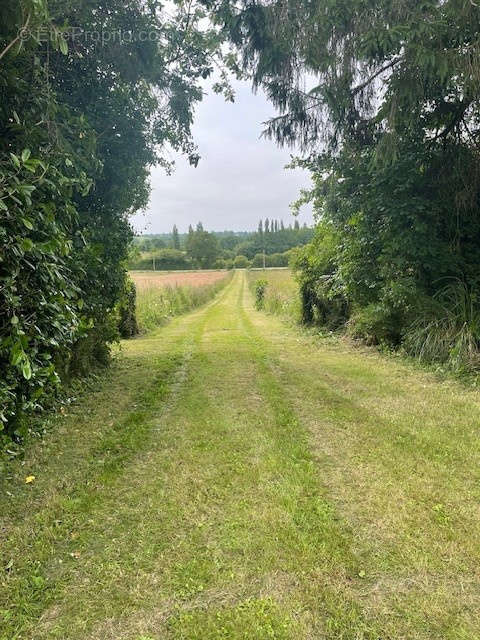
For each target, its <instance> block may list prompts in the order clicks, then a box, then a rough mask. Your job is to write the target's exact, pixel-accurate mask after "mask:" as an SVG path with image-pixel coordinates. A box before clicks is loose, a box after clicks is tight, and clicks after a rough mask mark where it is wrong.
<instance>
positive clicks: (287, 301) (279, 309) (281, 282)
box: [247, 269, 301, 321]
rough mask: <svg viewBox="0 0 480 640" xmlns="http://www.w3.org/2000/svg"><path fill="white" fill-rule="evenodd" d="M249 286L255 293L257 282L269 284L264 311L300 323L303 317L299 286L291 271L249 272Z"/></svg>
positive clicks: (263, 270) (261, 270)
mask: <svg viewBox="0 0 480 640" xmlns="http://www.w3.org/2000/svg"><path fill="white" fill-rule="evenodd" d="M247 278H248V284H249V287H250V290H251V291H252V292H254V290H255V282H256V281H257V280H266V281H267V282H268V284H267V288H266V291H265V300H264V311H266V312H267V313H271V314H273V315H278V316H282V317H284V318H288V319H290V320H293V321H298V320H299V319H300V315H301V307H300V298H299V294H298V285H297V283H296V282H295V279H294V278H293V275H292V272H291V271H290V269H255V270H252V271H249V272H248V276H247Z"/></svg>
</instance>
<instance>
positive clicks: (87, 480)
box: [0, 272, 480, 640]
mask: <svg viewBox="0 0 480 640" xmlns="http://www.w3.org/2000/svg"><path fill="white" fill-rule="evenodd" d="M479 424H480V401H479V399H478V394H474V393H469V392H467V391H463V390H462V389H460V388H459V387H458V386H456V385H454V384H446V383H443V384H440V383H437V382H435V381H434V380H432V379H431V378H430V377H429V376H427V375H426V374H422V373H418V372H415V371H413V370H411V369H409V368H408V367H407V366H405V365H401V364H397V363H395V362H392V361H391V360H387V359H382V358H381V357H380V356H377V355H374V354H370V353H361V352H352V351H348V350H347V349H346V348H343V347H339V346H326V345H322V344H321V343H319V344H316V343H315V341H314V339H313V338H312V337H309V336H306V335H302V334H299V333H297V332H296V331H295V330H294V329H290V328H288V327H286V326H284V325H283V324H282V323H281V322H280V321H278V320H277V319H275V318H272V317H270V316H267V315H264V314H261V313H258V312H256V311H254V310H253V308H252V300H251V297H250V293H249V292H248V290H247V288H246V285H245V276H244V274H243V273H241V272H237V273H236V274H235V276H234V279H233V281H232V283H231V284H229V285H228V286H227V288H226V289H225V290H224V291H222V293H220V295H219V296H218V297H217V298H216V299H215V301H214V302H213V303H211V304H209V305H207V306H206V307H204V308H202V309H201V310H199V311H196V312H194V313H192V314H189V315H188V316H186V317H183V318H179V319H176V320H174V321H173V322H172V323H171V324H170V325H169V326H168V327H166V328H163V329H161V330H159V331H157V332H155V333H152V334H149V336H147V337H144V338H141V339H138V340H134V341H131V342H128V343H126V344H125V346H124V354H123V356H122V358H121V359H120V361H119V363H118V364H117V365H116V366H115V367H114V368H113V369H112V371H111V372H110V373H108V374H107V379H106V380H105V384H104V385H102V389H101V390H100V391H99V392H98V393H96V394H92V395H91V396H89V397H88V398H86V399H85V400H83V401H82V402H81V403H79V404H78V405H77V406H76V407H75V408H74V413H72V414H71V415H69V416H65V417H62V418H61V419H59V423H58V425H57V428H56V429H55V430H54V432H53V433H52V434H50V435H49V436H48V437H47V438H46V440H45V442H44V443H43V444H39V445H38V446H35V447H32V450H31V452H30V453H29V457H28V458H27V460H26V462H25V465H24V466H23V467H21V468H19V469H18V474H17V475H16V476H15V477H14V478H12V479H10V480H9V482H8V483H7V486H6V491H4V492H3V493H2V497H1V498H0V501H1V502H0V508H1V514H2V523H1V531H0V535H1V538H0V543H1V556H2V557H1V563H2V564H1V565H0V567H2V569H1V570H2V575H1V576H0V591H1V593H0V596H1V599H0V638H1V640H7V639H8V640H13V639H20V638H22V639H30V638H31V639H34V640H47V639H48V640H50V639H62V640H67V639H68V640H70V639H71V640H73V639H75V640H77V639H78V640H80V639H82V640H83V639H85V640H87V639H88V640H93V639H96V640H121V639H128V640H161V639H162V640H163V639H172V640H173V639H198V640H208V639H213V638H215V639H219V640H220V639H237V638H238V639H240V638H241V639H249V640H263V639H265V640H266V639H272V638H274V639H284V638H285V639H287V638H288V639H295V640H296V639H306V638H312V639H332V640H333V639H345V640H347V639H348V640H366V639H368V640H379V639H381V640H387V639H395V640H397V639H409V640H410V639H417V638H418V639H435V640H436V639H439V640H440V639H463V640H465V639H467V638H468V639H472V640H473V639H478V638H479V637H480V621H479V617H478V611H479V609H480V575H479V574H480V570H479V567H480V536H479V524H480V508H479V504H480V464H479V463H480V446H479V438H478V425H479ZM29 474H34V475H35V476H36V480H35V482H34V483H33V484H32V485H25V484H24V477H25V476H27V475H29Z"/></svg>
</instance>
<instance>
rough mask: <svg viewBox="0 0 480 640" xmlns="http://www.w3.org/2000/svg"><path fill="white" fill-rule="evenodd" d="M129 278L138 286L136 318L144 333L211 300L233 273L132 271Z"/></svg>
mask: <svg viewBox="0 0 480 640" xmlns="http://www.w3.org/2000/svg"><path fill="white" fill-rule="evenodd" d="M130 277H131V278H132V280H133V281H134V283H135V285H136V287H137V321H138V327H139V329H140V332H142V333H144V332H146V331H151V330H152V329H155V327H160V326H162V325H164V324H165V323H166V322H167V321H168V320H170V319H171V318H173V317H175V316H179V315H182V314H183V313H186V312H187V311H191V310H192V309H196V308H197V307H199V306H201V305H202V304H205V303H206V302H208V301H209V300H211V299H212V298H213V297H214V296H215V295H216V294H217V293H218V292H219V291H220V289H222V288H223V287H224V286H225V285H226V283H227V282H228V281H229V280H230V278H231V277H232V273H231V272H227V271H181V272H172V271H170V272H160V273H156V272H154V273H152V272H148V271H146V272H136V271H132V272H130Z"/></svg>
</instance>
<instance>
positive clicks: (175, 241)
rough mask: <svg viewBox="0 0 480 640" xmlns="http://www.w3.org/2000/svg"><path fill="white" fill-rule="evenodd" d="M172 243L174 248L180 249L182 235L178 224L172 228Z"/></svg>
mask: <svg viewBox="0 0 480 640" xmlns="http://www.w3.org/2000/svg"><path fill="white" fill-rule="evenodd" d="M172 245H173V248H174V249H180V237H179V235H178V229H177V225H176V224H174V225H173V229H172Z"/></svg>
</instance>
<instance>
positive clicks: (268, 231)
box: [264, 218, 270, 233]
mask: <svg viewBox="0 0 480 640" xmlns="http://www.w3.org/2000/svg"><path fill="white" fill-rule="evenodd" d="M264 229H265V233H270V221H269V219H268V218H265V226H264Z"/></svg>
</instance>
